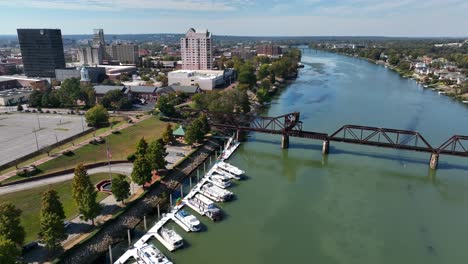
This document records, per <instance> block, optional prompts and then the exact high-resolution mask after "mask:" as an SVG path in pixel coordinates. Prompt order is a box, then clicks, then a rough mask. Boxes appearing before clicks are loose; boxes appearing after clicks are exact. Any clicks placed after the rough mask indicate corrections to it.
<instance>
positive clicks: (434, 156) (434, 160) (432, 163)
mask: <svg viewBox="0 0 468 264" xmlns="http://www.w3.org/2000/svg"><path fill="white" fill-rule="evenodd" d="M437 165H439V153H432V154H431V161H430V162H429V166H430V167H431V169H433V170H436V169H437Z"/></svg>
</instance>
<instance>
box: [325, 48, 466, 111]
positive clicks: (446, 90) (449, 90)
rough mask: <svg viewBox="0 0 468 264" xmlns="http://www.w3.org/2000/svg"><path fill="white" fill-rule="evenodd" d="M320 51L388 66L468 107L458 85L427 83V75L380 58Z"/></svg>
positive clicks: (464, 95) (404, 76)
mask: <svg viewBox="0 0 468 264" xmlns="http://www.w3.org/2000/svg"><path fill="white" fill-rule="evenodd" d="M318 50H320V51H325V52H330V53H334V54H339V55H343V56H347V57H351V58H357V59H361V60H365V61H367V62H370V63H372V64H376V65H381V66H384V67H385V68H388V69H390V70H392V71H394V72H396V73H398V74H399V75H400V77H402V78H405V79H412V80H414V81H416V82H417V83H418V84H421V85H422V86H423V87H424V88H425V89H431V90H433V91H435V92H437V93H438V94H439V95H444V96H447V97H450V98H452V99H453V100H455V101H457V102H460V103H463V104H464V105H465V106H467V107H468V93H463V94H460V93H459V91H460V85H456V84H455V85H447V84H444V83H442V82H437V83H428V82H426V81H425V79H427V76H423V75H419V74H417V73H416V72H415V71H413V70H401V69H399V68H398V67H396V66H394V65H391V64H390V63H388V62H385V61H382V60H373V59H370V58H365V57H360V56H357V55H352V54H348V53H343V52H337V51H334V50H328V49H318Z"/></svg>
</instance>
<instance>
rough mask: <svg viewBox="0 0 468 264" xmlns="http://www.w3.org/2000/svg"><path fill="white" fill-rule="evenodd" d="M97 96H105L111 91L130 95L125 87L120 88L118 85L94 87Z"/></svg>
mask: <svg viewBox="0 0 468 264" xmlns="http://www.w3.org/2000/svg"><path fill="white" fill-rule="evenodd" d="M93 88H94V91H96V94H105V93H107V92H109V91H113V90H121V91H122V92H124V93H125V94H126V93H128V89H127V88H125V86H118V85H96V86H94V87H93Z"/></svg>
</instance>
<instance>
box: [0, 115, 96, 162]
mask: <svg viewBox="0 0 468 264" xmlns="http://www.w3.org/2000/svg"><path fill="white" fill-rule="evenodd" d="M85 129H88V127H87V125H86V122H85V119H84V116H77V115H53V114H32V113H31V114H28V113H21V114H20V113H15V114H2V115H0V146H1V148H0V165H1V164H5V163H7V162H10V161H12V160H15V159H16V158H19V157H22V156H24V155H27V154H29V153H31V152H34V151H36V150H37V149H38V148H39V149H41V148H44V147H47V146H49V145H51V144H53V143H56V142H58V141H62V140H64V139H66V138H69V137H72V136H74V135H76V134H78V133H81V132H82V131H84V130H85ZM36 137H37V142H36Z"/></svg>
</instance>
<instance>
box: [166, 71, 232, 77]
mask: <svg viewBox="0 0 468 264" xmlns="http://www.w3.org/2000/svg"><path fill="white" fill-rule="evenodd" d="M168 75H172V76H174V77H176V76H180V77H198V78H199V79H216V78H217V77H219V76H223V75H224V71H213V70H200V71H192V70H177V71H172V72H169V74H168Z"/></svg>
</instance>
